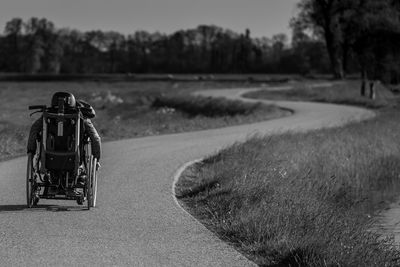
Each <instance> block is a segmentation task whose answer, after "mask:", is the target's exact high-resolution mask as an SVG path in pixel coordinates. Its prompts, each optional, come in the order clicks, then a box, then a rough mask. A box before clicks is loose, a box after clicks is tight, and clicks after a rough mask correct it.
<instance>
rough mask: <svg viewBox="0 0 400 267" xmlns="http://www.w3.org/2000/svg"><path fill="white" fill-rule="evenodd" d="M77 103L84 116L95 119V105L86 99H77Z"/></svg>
mask: <svg viewBox="0 0 400 267" xmlns="http://www.w3.org/2000/svg"><path fill="white" fill-rule="evenodd" d="M76 105H77V106H78V107H79V109H80V111H81V112H82V115H83V117H84V118H88V119H93V118H94V117H96V112H95V111H94V109H93V107H92V106H91V105H90V104H89V103H87V102H86V101H84V100H81V99H79V100H77V101H76Z"/></svg>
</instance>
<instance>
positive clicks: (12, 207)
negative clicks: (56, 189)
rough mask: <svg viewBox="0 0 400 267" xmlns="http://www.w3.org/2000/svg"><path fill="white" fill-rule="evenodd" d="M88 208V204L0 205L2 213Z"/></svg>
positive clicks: (82, 209)
mask: <svg viewBox="0 0 400 267" xmlns="http://www.w3.org/2000/svg"><path fill="white" fill-rule="evenodd" d="M84 210H87V209H86V206H58V205H37V206H35V207H32V208H28V207H27V206H26V205H0V213H3V212H16V211H25V212H39V211H42V212H43V211H53V212H60V211H84Z"/></svg>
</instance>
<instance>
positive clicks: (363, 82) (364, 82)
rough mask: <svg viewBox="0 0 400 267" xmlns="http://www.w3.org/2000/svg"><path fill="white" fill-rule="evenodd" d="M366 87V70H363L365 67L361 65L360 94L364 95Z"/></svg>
mask: <svg viewBox="0 0 400 267" xmlns="http://www.w3.org/2000/svg"><path fill="white" fill-rule="evenodd" d="M366 87H367V72H366V71H365V68H364V67H362V70H361V92H360V94H361V96H365V91H366Z"/></svg>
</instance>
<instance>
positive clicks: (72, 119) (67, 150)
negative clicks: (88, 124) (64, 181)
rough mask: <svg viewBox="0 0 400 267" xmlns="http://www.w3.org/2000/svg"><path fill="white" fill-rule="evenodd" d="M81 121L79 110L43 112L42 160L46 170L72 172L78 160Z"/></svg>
mask: <svg viewBox="0 0 400 267" xmlns="http://www.w3.org/2000/svg"><path fill="white" fill-rule="evenodd" d="M82 128H83V120H82V117H81V114H80V112H79V110H77V109H69V110H63V113H59V110H57V109H52V108H48V109H46V110H45V111H44V112H43V138H42V146H43V152H44V153H43V160H44V162H45V164H44V166H45V168H46V169H48V170H74V169H76V168H77V167H78V164H79V160H80V142H81V140H82V139H83V130H82Z"/></svg>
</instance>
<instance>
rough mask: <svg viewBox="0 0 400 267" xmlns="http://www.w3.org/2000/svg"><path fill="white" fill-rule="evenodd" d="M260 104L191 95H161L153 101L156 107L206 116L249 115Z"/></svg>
mask: <svg viewBox="0 0 400 267" xmlns="http://www.w3.org/2000/svg"><path fill="white" fill-rule="evenodd" d="M260 105H261V104H260V103H245V102H242V101H236V100H235V101H234V100H227V99H225V98H211V97H201V96H189V95H182V96H161V97H158V98H156V99H155V101H154V102H153V107H155V108H165V107H167V108H173V109H176V110H179V111H182V112H184V113H186V114H188V115H190V116H198V115H202V116H206V117H220V116H237V115H249V114H251V113H253V112H254V111H255V110H256V109H257V108H259V107H260Z"/></svg>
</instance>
